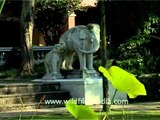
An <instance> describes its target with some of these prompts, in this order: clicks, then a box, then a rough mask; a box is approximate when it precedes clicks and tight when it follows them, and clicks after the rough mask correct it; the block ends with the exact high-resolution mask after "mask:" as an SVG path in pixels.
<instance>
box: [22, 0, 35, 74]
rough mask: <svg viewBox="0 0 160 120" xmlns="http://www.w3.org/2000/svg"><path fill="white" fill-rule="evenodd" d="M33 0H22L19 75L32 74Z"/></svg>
mask: <svg viewBox="0 0 160 120" xmlns="http://www.w3.org/2000/svg"><path fill="white" fill-rule="evenodd" d="M34 5H35V1H34V0H23V3H22V11H21V18H20V25H21V55H22V67H21V73H20V74H21V76H24V75H33V73H34V70H33V51H32V34H33V27H34Z"/></svg>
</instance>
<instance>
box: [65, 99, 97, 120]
mask: <svg viewBox="0 0 160 120" xmlns="http://www.w3.org/2000/svg"><path fill="white" fill-rule="evenodd" d="M66 109H67V110H68V111H69V112H70V113H71V114H72V115H73V116H74V117H75V118H76V119H78V120H98V115H97V114H96V113H95V112H94V111H93V110H92V109H91V108H89V107H88V106H85V105H76V104H75V103H73V102H72V100H69V101H68V102H67V103H66Z"/></svg>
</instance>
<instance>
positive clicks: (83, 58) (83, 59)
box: [78, 52, 87, 70]
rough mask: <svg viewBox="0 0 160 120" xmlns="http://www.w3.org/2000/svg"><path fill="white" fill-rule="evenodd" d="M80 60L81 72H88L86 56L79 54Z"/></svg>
mask: <svg viewBox="0 0 160 120" xmlns="http://www.w3.org/2000/svg"><path fill="white" fill-rule="evenodd" d="M78 58H79V62H80V70H86V69H87V68H86V55H85V54H82V53H81V52H78Z"/></svg>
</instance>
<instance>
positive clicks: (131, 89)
mask: <svg viewBox="0 0 160 120" xmlns="http://www.w3.org/2000/svg"><path fill="white" fill-rule="evenodd" d="M99 71H100V72H102V73H103V75H104V76H105V77H107V79H108V80H109V81H110V82H111V83H112V85H113V87H114V88H115V89H117V90H119V91H122V92H126V93H127V94H128V96H129V98H135V97H137V96H138V95H146V90H145V87H144V85H143V84H142V83H141V82H139V81H138V80H137V79H136V77H135V76H134V75H133V74H131V73H129V72H127V71H125V70H123V69H121V68H120V67H117V66H112V67H110V68H109V70H107V69H105V68H104V67H102V66H100V67H99ZM108 74H109V75H108Z"/></svg>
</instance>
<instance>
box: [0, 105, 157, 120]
mask: <svg viewBox="0 0 160 120" xmlns="http://www.w3.org/2000/svg"><path fill="white" fill-rule="evenodd" d="M91 108H94V110H95V111H100V110H101V108H102V106H101V105H95V106H91ZM111 110H112V111H119V110H128V111H142V112H143V111H151V110H155V111H159V112H160V102H146V103H136V104H128V105H112V107H111ZM34 113H36V115H37V114H40V115H42V114H49V113H52V114H59V113H63V114H65V113H67V110H66V109H65V107H58V108H47V109H30V110H23V111H21V110H16V111H5V112H0V120H3V119H4V118H6V117H7V118H8V117H15V116H19V115H20V114H21V115H22V116H28V115H29V116H32V115H33V114H34Z"/></svg>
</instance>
